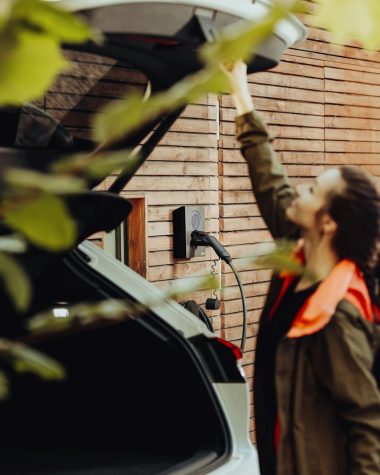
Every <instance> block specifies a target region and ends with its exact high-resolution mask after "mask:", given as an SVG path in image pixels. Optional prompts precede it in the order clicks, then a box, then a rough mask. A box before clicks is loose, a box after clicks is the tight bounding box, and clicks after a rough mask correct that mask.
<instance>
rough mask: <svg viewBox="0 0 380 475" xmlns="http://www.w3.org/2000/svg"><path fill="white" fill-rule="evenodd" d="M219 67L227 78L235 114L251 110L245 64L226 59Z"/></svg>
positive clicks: (251, 103)
mask: <svg viewBox="0 0 380 475" xmlns="http://www.w3.org/2000/svg"><path fill="white" fill-rule="evenodd" d="M221 68H222V70H223V71H224V73H225V74H226V76H227V77H228V79H229V82H230V85H231V89H232V93H231V95H232V98H233V100H234V103H235V107H236V111H237V114H238V115H243V114H246V113H247V112H251V111H252V110H253V109H254V106H253V101H252V97H251V94H250V92H249V89H248V78H247V65H246V64H245V63H243V62H242V61H237V62H227V61H226V62H224V63H223V64H222V65H221Z"/></svg>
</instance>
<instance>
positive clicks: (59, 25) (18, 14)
mask: <svg viewBox="0 0 380 475" xmlns="http://www.w3.org/2000/svg"><path fill="white" fill-rule="evenodd" d="M2 1H3V0H2ZM13 17H14V20H15V19H16V20H19V21H26V23H27V24H30V25H33V26H34V27H38V28H39V29H41V30H42V31H44V32H46V33H49V35H51V36H53V37H55V38H56V39H57V40H58V41H60V42H65V43H83V42H85V41H87V40H89V39H96V40H98V41H99V40H100V39H101V35H100V33H99V32H95V31H93V30H92V29H91V28H90V26H89V25H87V23H86V22H85V21H84V20H83V19H82V18H81V17H79V16H75V15H73V14H72V13H69V12H68V11H65V10H63V9H61V8H59V7H58V6H56V5H54V4H52V3H47V2H46V1H39V0H17V1H16V3H15V6H14V9H13Z"/></svg>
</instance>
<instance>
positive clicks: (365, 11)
mask: <svg viewBox="0 0 380 475" xmlns="http://www.w3.org/2000/svg"><path fill="white" fill-rule="evenodd" d="M317 3H318V4H319V5H318V7H317V8H316V9H315V12H314V13H313V14H312V16H311V20H312V24H313V26H315V27H317V28H324V29H326V30H329V31H330V32H331V34H332V39H333V41H335V42H336V43H340V44H344V43H346V42H347V41H348V40H350V39H353V40H357V41H359V42H360V43H361V44H362V45H363V47H364V48H367V49H371V50H378V49H379V48H380V29H379V24H380V2H379V0H360V1H358V0H317Z"/></svg>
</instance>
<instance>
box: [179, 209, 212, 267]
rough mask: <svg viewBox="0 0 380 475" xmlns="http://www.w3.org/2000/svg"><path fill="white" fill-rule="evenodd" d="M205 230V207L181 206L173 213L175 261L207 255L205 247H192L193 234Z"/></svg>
mask: <svg viewBox="0 0 380 475" xmlns="http://www.w3.org/2000/svg"><path fill="white" fill-rule="evenodd" d="M204 230H205V207H204V206H181V207H180V208H177V209H175V210H174V211H173V255H174V258H175V259H190V258H191V257H201V256H205V255H206V249H205V248H204V247H201V246H199V247H197V248H194V247H192V246H191V244H190V243H191V233H192V232H193V231H204Z"/></svg>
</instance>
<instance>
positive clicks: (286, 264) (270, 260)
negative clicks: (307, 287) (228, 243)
mask: <svg viewBox="0 0 380 475" xmlns="http://www.w3.org/2000/svg"><path fill="white" fill-rule="evenodd" d="M296 249H297V242H294V241H288V240H286V239H279V240H277V241H276V242H275V247H274V248H273V250H271V251H270V252H267V253H266V254H263V255H259V256H257V255H256V256H249V257H247V258H246V259H245V260H248V261H250V262H252V263H253V264H254V265H255V266H257V267H262V268H270V269H272V270H273V271H274V272H277V273H285V274H291V275H295V276H297V275H304V276H307V277H308V278H309V279H310V280H311V281H313V280H315V279H314V276H313V275H311V273H309V272H306V270H305V265H304V263H303V262H302V261H301V259H300V258H299V257H297V255H296V253H295V250H296Z"/></svg>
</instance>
